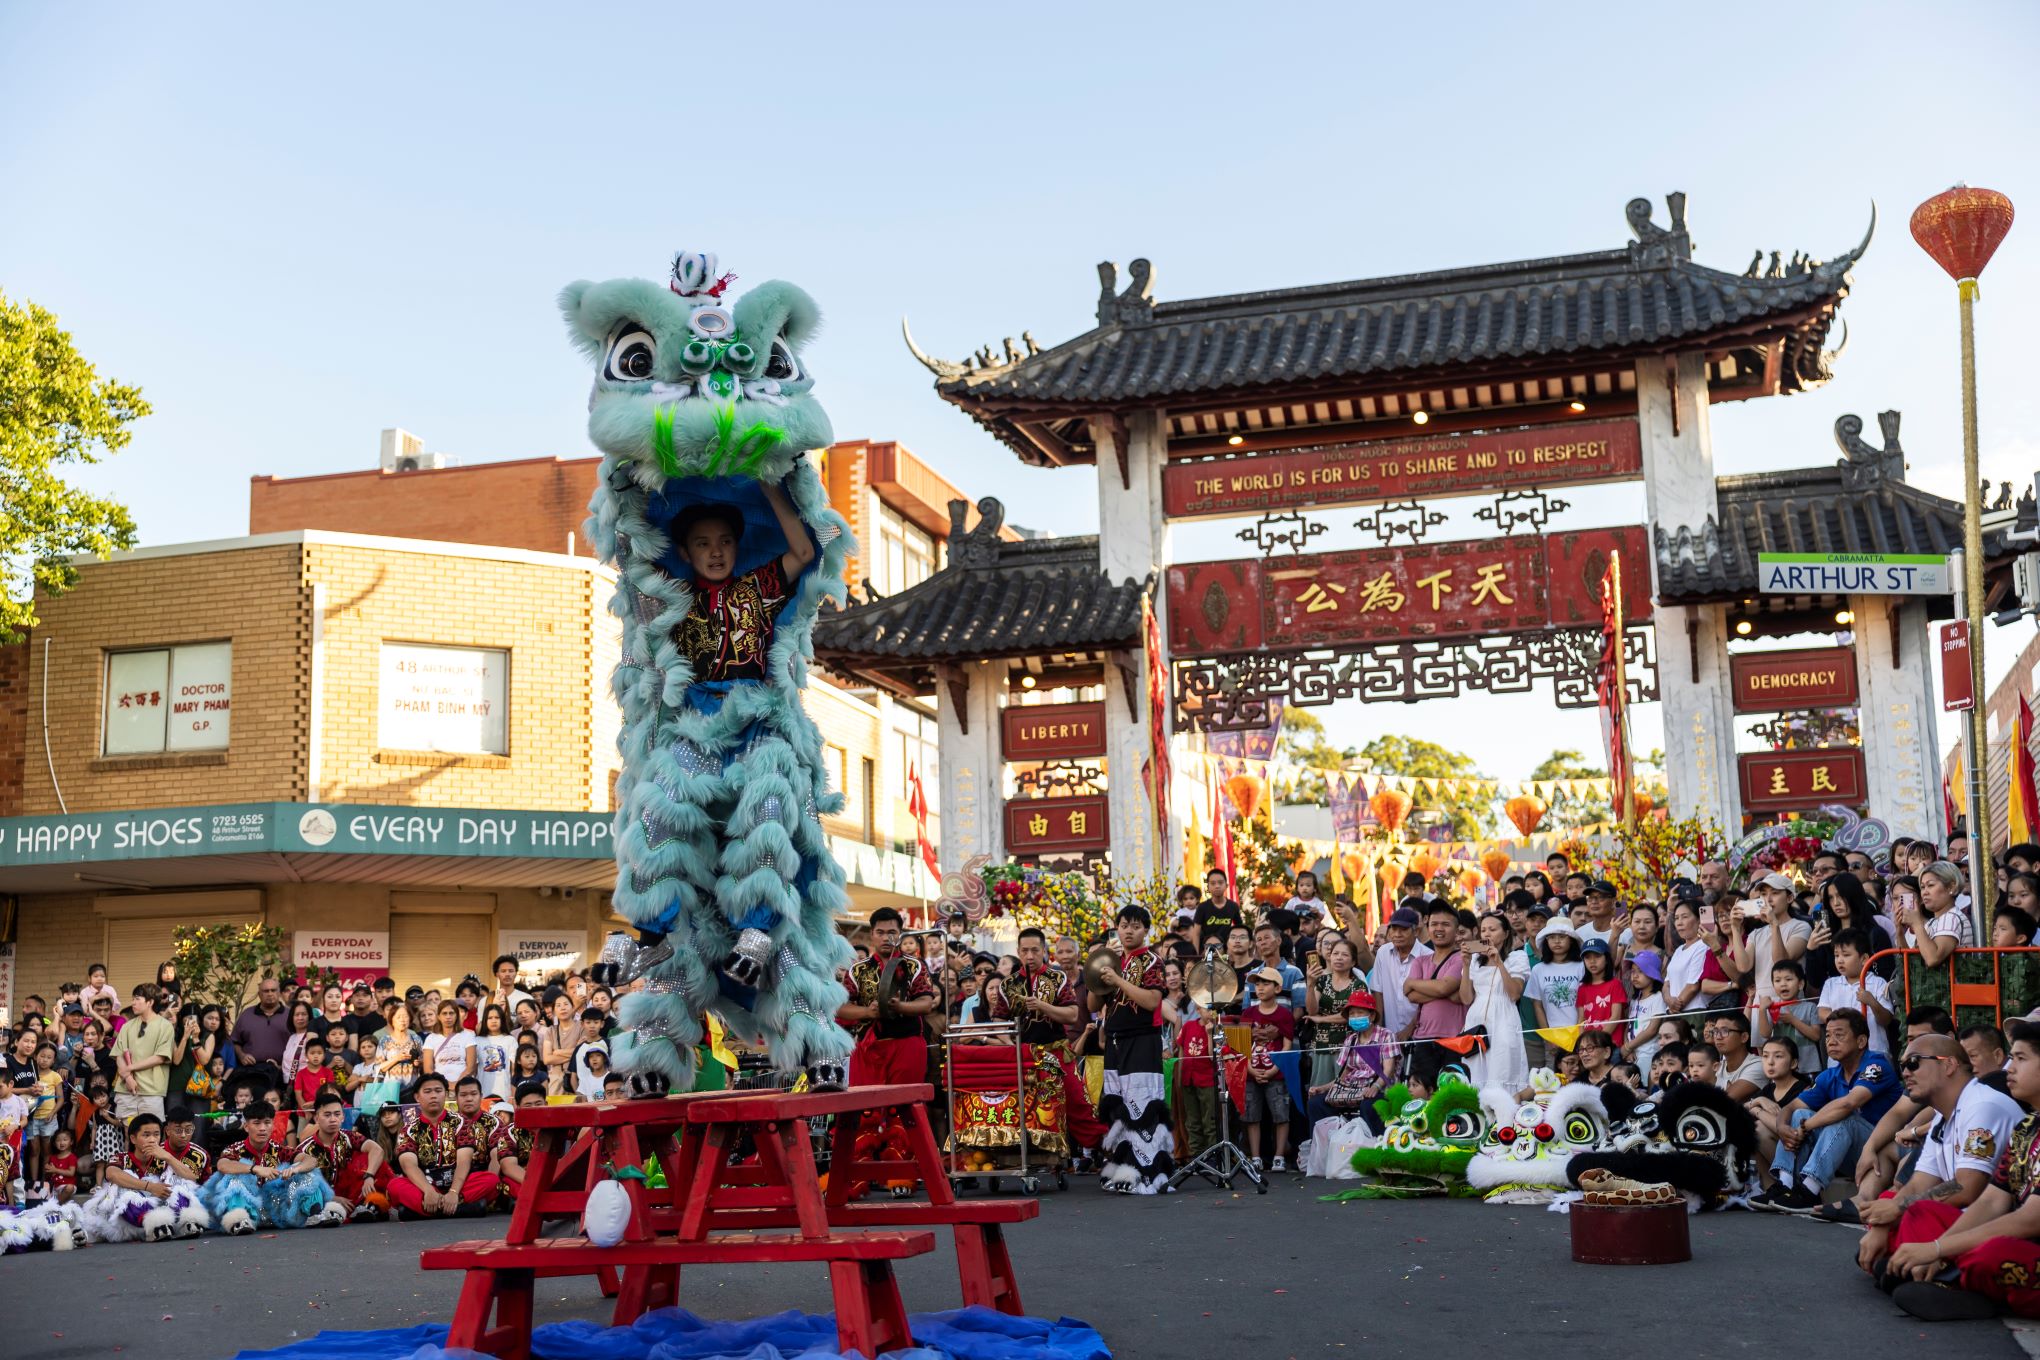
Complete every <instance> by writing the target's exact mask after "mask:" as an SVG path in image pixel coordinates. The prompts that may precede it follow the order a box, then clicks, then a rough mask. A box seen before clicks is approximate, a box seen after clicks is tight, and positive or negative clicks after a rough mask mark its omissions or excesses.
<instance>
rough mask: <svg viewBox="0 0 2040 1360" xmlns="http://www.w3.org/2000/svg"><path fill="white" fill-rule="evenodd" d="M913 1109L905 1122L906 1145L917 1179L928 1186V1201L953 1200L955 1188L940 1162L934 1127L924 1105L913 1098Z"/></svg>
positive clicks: (949, 1202) (943, 1202)
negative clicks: (917, 1174) (915, 1167)
mask: <svg viewBox="0 0 2040 1360" xmlns="http://www.w3.org/2000/svg"><path fill="white" fill-rule="evenodd" d="M913 1111H914V1114H913V1118H912V1119H911V1120H909V1121H908V1124H907V1147H908V1149H909V1150H910V1151H911V1152H912V1153H913V1157H914V1164H915V1166H917V1167H918V1168H919V1169H920V1172H921V1183H922V1184H923V1185H926V1186H927V1187H928V1202H929V1203H930V1204H954V1203H956V1192H955V1191H954V1190H953V1189H951V1188H950V1185H949V1173H948V1172H947V1171H945V1170H944V1169H943V1166H942V1149H941V1148H939V1147H937V1146H936V1145H935V1128H934V1126H933V1125H931V1124H930V1123H929V1122H928V1107H927V1106H926V1105H924V1104H922V1103H921V1102H920V1101H918V1100H917V1101H915V1102H914V1104H913Z"/></svg>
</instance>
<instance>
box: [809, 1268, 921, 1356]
mask: <svg viewBox="0 0 2040 1360" xmlns="http://www.w3.org/2000/svg"><path fill="white" fill-rule="evenodd" d="M829 1286H830V1292H831V1293H832V1294H833V1295H834V1296H835V1300H836V1349H838V1350H840V1351H843V1352H845V1353H847V1352H850V1351H853V1350H854V1351H858V1352H860V1353H861V1354H864V1355H871V1356H875V1355H880V1354H883V1353H884V1352H886V1351H892V1350H900V1349H902V1348H904V1347H906V1346H909V1345H912V1344H913V1334H912V1333H911V1332H910V1331H909V1330H908V1328H907V1307H906V1305H905V1304H904V1303H902V1302H901V1301H900V1286H899V1281H898V1280H896V1279H895V1278H894V1277H893V1268H892V1262H890V1261H831V1262H829Z"/></svg>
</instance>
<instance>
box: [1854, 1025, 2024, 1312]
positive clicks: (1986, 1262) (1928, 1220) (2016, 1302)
mask: <svg viewBox="0 0 2040 1360" xmlns="http://www.w3.org/2000/svg"><path fill="white" fill-rule="evenodd" d="M2010 1028H2011V1040H2012V1051H2011V1057H2010V1059H2009V1060H2008V1061H2007V1062H2006V1065H2005V1073H2006V1077H2007V1081H2008V1082H2009V1085H2010V1088H2011V1092H2012V1097H2013V1098H2014V1099H2016V1100H2023V1101H2028V1102H2033V1101H2040V1025H2032V1024H2027V1023H2024V1022H2017V1021H2015V1022H2014V1023H2013V1024H2012V1025H2011V1027H2010ZM1959 1134H1960V1131H1959V1129H1957V1130H1954V1131H1951V1134H1950V1136H1951V1137H1957V1136H1959ZM2036 1189H2040V1116H2033V1115H2028V1116H2027V1117H2026V1118H2025V1119H2024V1120H2022V1121H2020V1123H2019V1125H2018V1127H2017V1128H2016V1129H2014V1130H2013V1131H2012V1134H2011V1136H2010V1138H2009V1139H2008V1140H2007V1141H2006V1143H2005V1145H2004V1148H2003V1150H2002V1151H2001V1152H2000V1153H1999V1156H1998V1161H1997V1167H1996V1170H1995V1172H1994V1174H1993V1175H1992V1177H1991V1182H1990V1185H1989V1187H1988V1188H1987V1189H1985V1190H1984V1191H1983V1193H1982V1194H1981V1195H1980V1196H1978V1198H1977V1200H1976V1202H1975V1203H1974V1204H1972V1205H1970V1206H1969V1207H1968V1208H1967V1209H1963V1210H1960V1211H1957V1210H1954V1209H1952V1208H1950V1207H1949V1206H1947V1205H1945V1204H1941V1203H1939V1202H1937V1201H1935V1200H1933V1199H1931V1198H1929V1199H1922V1200H1918V1201H1915V1202H1914V1203H1913V1204H1912V1205H1911V1206H1910V1207H1908V1208H1907V1209H1906V1211H1905V1214H1904V1216H1903V1217H1902V1218H1901V1219H1900V1220H1899V1223H1898V1228H1897V1230H1896V1231H1895V1232H1893V1233H1892V1237H1891V1240H1892V1243H1893V1250H1892V1253H1891V1264H1890V1267H1889V1273H1890V1274H1891V1275H1892V1276H1893V1277H1896V1278H1899V1279H1902V1280H1904V1281H1905V1282H1904V1283H1902V1284H1900V1285H1899V1286H1898V1287H1897V1288H1896V1289H1894V1290H1893V1291H1892V1295H1891V1297H1892V1301H1893V1302H1894V1303H1896V1304H1897V1305H1898V1306H1899V1307H1901V1308H1903V1309H1904V1310H1905V1311H1906V1312H1908V1313H1910V1314H1912V1315H1913V1316H1914V1317H1916V1318H1919V1319H1921V1320H1922V1321H1930V1322H1944V1321H1954V1320H1958V1319H1964V1318H1987V1317H1991V1316H1993V1315H1995V1314H1996V1313H1997V1312H1999V1311H2000V1310H2007V1311H2010V1312H2013V1313H2016V1314H2018V1315H2019V1316H2021V1317H2029V1318H2030V1317H2040V1198H2036V1197H2035V1196H2034V1191H2035V1190H2036Z"/></svg>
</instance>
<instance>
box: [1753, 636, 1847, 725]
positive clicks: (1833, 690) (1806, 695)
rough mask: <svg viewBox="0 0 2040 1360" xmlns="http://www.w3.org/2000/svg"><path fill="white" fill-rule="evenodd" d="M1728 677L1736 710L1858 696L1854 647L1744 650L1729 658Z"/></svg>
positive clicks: (1814, 704) (1841, 701) (1838, 702)
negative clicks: (1777, 650) (1773, 650)
mask: <svg viewBox="0 0 2040 1360" xmlns="http://www.w3.org/2000/svg"><path fill="white" fill-rule="evenodd" d="M1728 679H1729V689H1730V691H1731V692H1732V693H1733V694H1734V696H1735V711H1736V712H1738V713H1780V712H1783V711H1784V710H1786V709H1791V708H1847V707H1849V706H1850V705H1852V704H1854V703H1855V702H1856V652H1855V649H1854V648H1852V647H1802V648H1796V649H1794V650H1792V651H1789V652H1743V653H1740V654H1738V655H1736V656H1732V657H1730V658H1729V659H1728Z"/></svg>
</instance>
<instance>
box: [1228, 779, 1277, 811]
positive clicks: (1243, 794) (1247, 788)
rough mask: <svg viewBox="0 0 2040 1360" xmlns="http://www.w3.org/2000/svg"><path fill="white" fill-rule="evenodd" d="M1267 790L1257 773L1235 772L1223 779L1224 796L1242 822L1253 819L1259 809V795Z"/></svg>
mask: <svg viewBox="0 0 2040 1360" xmlns="http://www.w3.org/2000/svg"><path fill="white" fill-rule="evenodd" d="M1267 791H1268V786H1267V784H1266V783H1265V782H1264V781H1263V780H1262V779H1261V777H1260V776H1259V775H1257V774H1236V775H1234V776H1233V777H1232V778H1230V779H1228V780H1226V781H1225V796H1226V798H1227V799H1228V800H1230V801H1231V803H1232V805H1233V809H1234V811H1236V812H1238V813H1239V814H1240V820H1241V821H1243V822H1251V821H1253V820H1254V814H1255V813H1257V812H1259V811H1260V810H1261V795H1262V794H1264V793H1266V792H1267Z"/></svg>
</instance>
